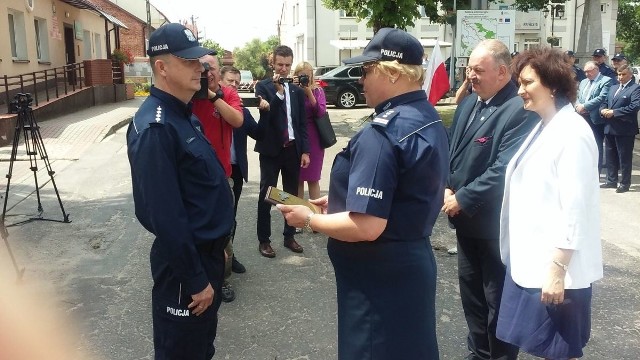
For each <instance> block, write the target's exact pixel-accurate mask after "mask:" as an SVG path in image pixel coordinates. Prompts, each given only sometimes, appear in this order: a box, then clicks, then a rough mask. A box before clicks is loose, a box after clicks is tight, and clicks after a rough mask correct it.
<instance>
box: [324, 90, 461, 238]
mask: <svg viewBox="0 0 640 360" xmlns="http://www.w3.org/2000/svg"><path fill="white" fill-rule="evenodd" d="M376 113H377V114H378V116H377V117H376V118H375V119H374V120H373V121H372V123H371V124H368V125H366V126H365V127H364V128H363V129H362V131H360V132H359V133H358V134H356V135H355V136H354V137H353V138H352V139H351V141H349V144H348V145H347V147H346V148H345V149H344V150H343V151H342V152H340V153H339V154H338V155H337V156H336V158H335V160H334V165H333V168H332V170H331V181H330V188H329V197H330V199H331V201H330V202H329V208H328V212H329V213H337V212H343V211H350V212H357V213H365V214H369V215H373V216H376V217H379V218H384V219H387V220H388V221H387V227H386V229H385V230H384V232H383V233H382V235H381V238H384V239H390V240H403V239H404V240H416V239H419V238H424V237H425V236H429V235H430V234H431V230H432V228H431V226H430V225H429V224H432V223H433V222H434V221H435V219H436V217H437V216H438V213H439V210H440V208H441V206H442V198H443V191H444V185H445V183H446V177H447V175H448V173H449V171H448V167H449V159H448V141H447V135H446V131H445V129H444V127H443V126H442V122H441V121H440V117H439V115H438V114H437V112H436V111H435V109H434V108H433V106H431V105H430V104H429V102H428V101H427V97H426V94H425V92H424V91H422V90H419V91H414V92H410V93H407V94H403V95H400V96H397V97H395V98H392V99H390V100H389V101H388V102H386V103H383V104H382V105H381V106H379V107H378V108H376Z"/></svg>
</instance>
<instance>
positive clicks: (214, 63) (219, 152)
mask: <svg viewBox="0 0 640 360" xmlns="http://www.w3.org/2000/svg"><path fill="white" fill-rule="evenodd" d="M200 60H201V61H202V62H203V64H207V65H208V68H209V70H208V71H206V76H207V80H208V87H209V89H208V92H207V93H208V95H207V96H206V98H202V97H204V96H198V95H196V96H195V98H194V99H193V108H192V109H193V113H194V115H196V116H197V117H198V119H200V122H201V123H202V127H203V132H204V136H206V138H207V139H209V142H210V143H211V145H212V146H213V149H214V150H215V152H216V156H217V157H218V160H220V163H221V164H222V168H223V169H224V173H225V176H226V177H227V179H230V178H231V139H232V137H233V128H237V127H240V126H242V122H243V116H242V100H240V96H238V93H237V92H236V91H235V89H233V88H231V87H225V86H220V80H221V77H222V76H221V75H220V63H219V61H218V58H217V57H216V56H212V55H205V56H203V57H202V58H200ZM206 67H207V66H206V65H205V68H206ZM203 75H205V73H203ZM199 93H203V92H199ZM199 97H200V98H199ZM212 206H213V205H212ZM231 235H232V236H233V234H231ZM231 243H232V242H231V241H229V244H227V247H226V248H225V254H226V255H227V256H228V259H229V261H225V273H226V274H227V273H230V272H231V267H230V266H231V259H232V258H233V247H232V245H231ZM235 297H236V295H235V293H234V291H233V288H232V287H231V284H229V282H228V281H226V280H225V281H224V283H223V285H222V301H224V302H231V301H233V300H234V299H235Z"/></svg>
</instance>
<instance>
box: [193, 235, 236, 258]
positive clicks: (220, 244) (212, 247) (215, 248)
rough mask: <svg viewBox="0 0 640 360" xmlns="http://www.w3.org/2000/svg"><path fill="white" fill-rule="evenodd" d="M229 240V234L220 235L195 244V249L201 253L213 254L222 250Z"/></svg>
mask: <svg viewBox="0 0 640 360" xmlns="http://www.w3.org/2000/svg"><path fill="white" fill-rule="evenodd" d="M229 240H231V235H225V236H221V237H219V238H217V239H214V240H213V241H209V242H206V243H202V244H196V249H197V250H198V252H199V253H202V254H213V253H216V252H219V251H223V250H224V248H225V247H226V246H227V243H229Z"/></svg>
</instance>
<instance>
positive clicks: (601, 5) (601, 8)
mask: <svg viewBox="0 0 640 360" xmlns="http://www.w3.org/2000/svg"><path fill="white" fill-rule="evenodd" d="M608 5H609V4H607V3H602V4H600V12H603V13H606V12H607V7H608Z"/></svg>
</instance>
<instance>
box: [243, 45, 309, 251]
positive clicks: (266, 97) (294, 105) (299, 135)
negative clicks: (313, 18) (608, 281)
mask: <svg viewBox="0 0 640 360" xmlns="http://www.w3.org/2000/svg"><path fill="white" fill-rule="evenodd" d="M292 63H293V51H292V50H291V48H289V47H288V46H285V45H280V46H278V47H276V48H275V50H274V52H273V64H272V66H273V70H274V75H273V78H271V79H265V80H262V81H260V82H259V83H258V84H257V85H256V97H258V98H259V99H260V103H259V105H258V108H259V109H260V120H259V122H261V123H262V122H263V121H264V122H266V125H265V127H264V139H262V140H259V141H256V146H255V151H257V152H258V153H260V195H259V198H258V225H257V233H258V241H259V242H260V244H259V246H258V250H259V251H260V254H261V255H262V256H265V257H268V258H273V257H275V256H276V253H275V251H274V250H273V248H272V247H271V239H270V236H271V214H270V210H271V205H270V204H269V203H267V202H265V201H264V197H265V195H266V193H267V188H268V187H269V186H276V185H277V183H278V175H279V174H280V173H281V174H282V187H283V190H284V191H286V192H288V193H289V194H297V193H298V177H299V174H300V167H307V166H308V165H309V144H308V143H307V128H306V123H305V121H306V117H305V109H304V92H303V91H302V89H300V88H299V87H298V86H296V85H294V84H293V83H289V82H287V81H286V80H287V79H288V78H287V77H288V76H289V72H290V71H291V64H292ZM283 80H284V81H283ZM294 234H295V228H294V227H292V226H289V225H287V223H286V222H284V231H283V235H284V246H285V247H287V248H289V249H290V250H291V251H293V252H296V253H301V252H302V246H300V245H299V244H298V243H297V242H296V240H295V239H294V237H293V235H294Z"/></svg>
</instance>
